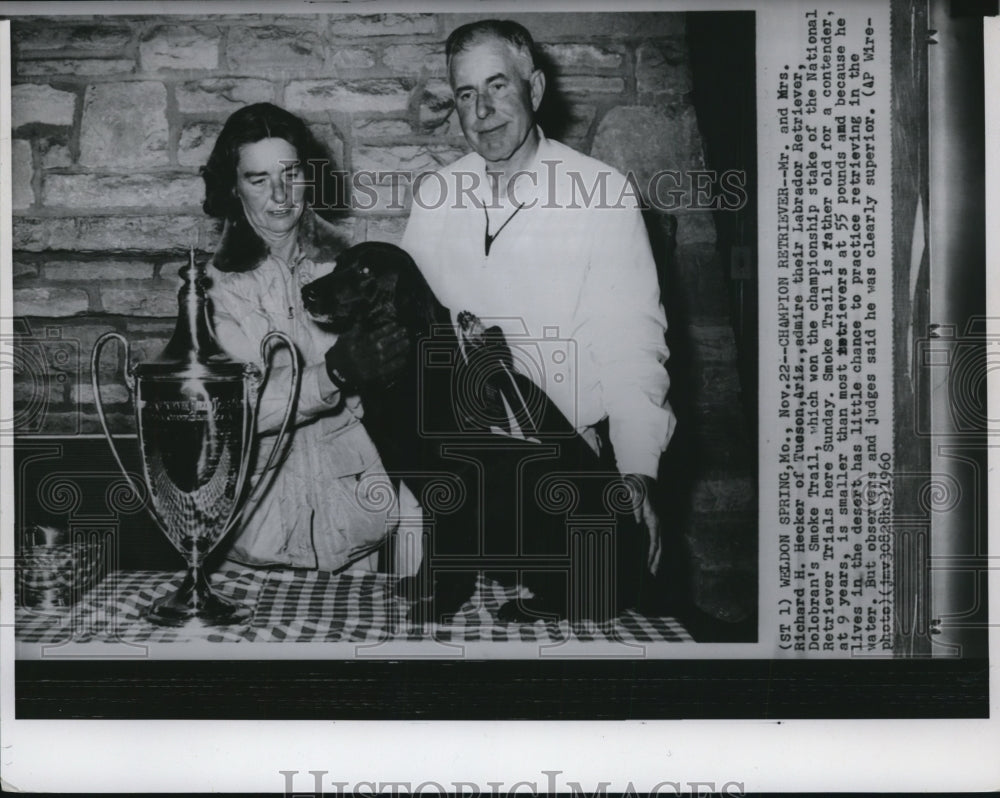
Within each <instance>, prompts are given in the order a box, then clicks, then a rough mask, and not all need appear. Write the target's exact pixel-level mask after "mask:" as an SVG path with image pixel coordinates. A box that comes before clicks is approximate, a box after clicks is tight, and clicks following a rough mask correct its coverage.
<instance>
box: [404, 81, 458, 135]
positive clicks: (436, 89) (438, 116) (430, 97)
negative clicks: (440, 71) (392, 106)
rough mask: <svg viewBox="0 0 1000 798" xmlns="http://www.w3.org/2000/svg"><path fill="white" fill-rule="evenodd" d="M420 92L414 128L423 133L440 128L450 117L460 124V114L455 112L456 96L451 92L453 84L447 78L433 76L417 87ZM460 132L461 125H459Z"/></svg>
mask: <svg viewBox="0 0 1000 798" xmlns="http://www.w3.org/2000/svg"><path fill="white" fill-rule="evenodd" d="M417 91H419V92H420V102H419V103H418V104H417V106H416V108H417V111H416V119H415V120H414V125H413V127H414V129H416V130H418V131H420V132H422V133H430V132H432V131H436V130H438V128H440V127H441V126H442V125H444V124H445V122H447V121H448V119H449V117H450V118H451V119H452V120H453V121H454V122H455V124H456V126H458V114H453V113H452V111H454V109H455V98H454V96H453V95H452V93H451V85H450V84H449V83H448V81H447V80H443V79H440V78H433V79H431V80H428V81H427V82H426V83H424V84H423V86H422V87H419V86H418V88H417ZM459 132H461V127H460V126H459Z"/></svg>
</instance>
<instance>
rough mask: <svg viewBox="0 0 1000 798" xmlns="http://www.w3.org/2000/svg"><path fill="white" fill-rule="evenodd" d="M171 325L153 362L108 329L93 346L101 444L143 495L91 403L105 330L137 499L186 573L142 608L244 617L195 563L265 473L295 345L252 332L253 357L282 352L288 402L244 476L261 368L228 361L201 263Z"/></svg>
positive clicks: (252, 499) (281, 440) (172, 621)
mask: <svg viewBox="0 0 1000 798" xmlns="http://www.w3.org/2000/svg"><path fill="white" fill-rule="evenodd" d="M180 274H181V277H182V278H183V279H184V284H183V285H182V286H181V289H180V291H179V293H178V306H179V308H178V316H177V327H176V328H175V330H174V334H173V337H172V338H171V340H170V342H169V343H168V344H167V346H166V348H165V349H164V350H163V353H162V354H161V355H160V356H159V357H158V358H156V359H155V360H153V361H149V362H146V363H140V364H135V365H132V364H131V360H130V357H129V344H128V341H127V340H126V339H125V338H124V336H122V335H120V334H119V333H116V332H109V333H105V334H104V335H102V336H101V337H100V338H99V339H98V340H97V342H96V343H95V345H94V352H93V357H92V360H91V374H92V380H93V387H94V398H95V402H96V404H97V414H98V417H99V418H100V421H101V426H102V427H103V429H104V434H105V436H106V437H107V439H108V443H109V444H110V445H111V451H112V453H113V455H114V457H115V461H116V462H117V463H118V467H119V468H121V470H122V473H123V474H124V475H125V479H126V480H127V481H128V484H129V486H130V487H131V488H132V490H133V491H135V492H136V494H137V495H139V496H142V495H143V494H142V493H141V492H140V491H139V490H138V489H137V486H136V485H135V484H134V483H133V481H132V476H131V475H130V474H129V472H128V471H127V470H126V469H125V466H124V465H123V463H122V459H121V457H120V455H119V452H118V448H117V446H116V444H115V441H114V439H113V438H112V436H111V432H110V430H109V429H108V424H107V420H106V418H105V414H104V408H103V405H102V403H101V393H100V385H99V379H98V375H99V362H100V356H101V350H102V349H103V348H104V345H105V344H106V343H107V342H108V341H109V340H111V339H116V340H118V341H120V342H121V344H122V345H123V347H124V350H125V361H124V362H125V365H124V370H125V384H126V386H127V387H128V390H129V394H130V396H131V397H132V401H133V403H134V406H135V421H136V431H137V433H138V443H139V453H140V455H141V460H142V476H143V480H144V483H145V487H146V493H147V495H148V496H149V501H148V502H147V508H148V510H149V512H150V515H152V517H153V519H154V520H155V521H156V523H157V525H158V526H159V527H160V528H161V529H162V530H163V533H164V534H165V535H166V536H167V539H168V540H169V541H170V542H171V543H172V544H173V545H174V547H175V548H176V549H177V550H178V551H179V552H180V553H181V555H183V557H184V558H185V560H186V561H187V565H188V572H187V575H186V577H185V578H184V581H183V583H182V584H181V586H180V588H178V590H177V591H176V592H175V593H173V594H172V595H169V596H166V597H164V598H161V599H159V600H157V601H156V602H155V603H154V604H153V606H152V607H151V609H150V610H149V613H148V618H149V620H151V621H152V622H154V623H157V624H162V625H167V626H183V625H186V624H188V623H196V624H199V625H208V626H221V625H228V624H235V623H243V622H246V621H247V620H249V617H250V610H249V609H247V608H245V607H242V606H239V605H237V604H234V603H232V602H231V601H229V600H228V599H225V598H223V597H221V596H219V595H217V594H216V593H215V592H214V591H213V590H212V588H211V586H210V584H209V580H208V576H207V574H206V573H205V570H204V568H203V563H204V560H205V558H206V557H207V556H208V554H209V553H210V552H211V551H212V550H213V549H214V548H215V547H216V545H217V544H218V543H219V541H220V540H222V538H224V537H225V536H226V535H227V534H228V533H229V532H230V531H231V530H233V529H234V528H235V527H237V526H238V525H239V523H240V520H241V519H242V518H244V517H245V516H246V514H247V513H248V512H249V511H250V510H252V508H253V507H254V505H255V504H256V502H257V500H258V499H259V498H260V496H261V495H262V494H263V492H264V490H265V489H266V487H267V482H268V480H266V479H265V476H264V475H265V474H270V475H272V476H273V474H274V473H275V471H276V470H275V469H272V468H271V466H272V465H273V463H274V461H275V459H276V457H277V456H278V454H279V452H280V451H281V449H282V448H283V447H284V444H285V443H286V442H287V433H288V425H289V422H290V421H291V419H292V415H293V410H294V406H295V400H296V397H297V395H298V389H299V382H300V379H301V375H300V373H299V363H298V353H297V351H296V349H295V345H294V344H293V343H292V341H291V339H290V338H289V337H288V336H287V335H285V334H284V333H281V332H277V331H274V332H271V333H268V334H267V335H266V336H265V337H264V339H263V340H262V341H261V345H260V351H261V362H262V363H267V362H268V353H269V351H270V345H271V344H272V342H274V341H276V340H280V341H281V342H282V343H284V345H285V346H287V347H288V348H289V349H290V350H291V351H292V358H291V361H292V380H291V386H290V390H289V395H288V404H287V406H286V408H285V414H284V417H283V420H282V424H281V427H280V429H279V431H278V435H277V438H276V439H275V441H274V445H273V446H272V448H271V452H270V455H269V457H268V459H267V463H266V465H265V467H264V469H263V471H261V472H260V473H261V476H260V477H259V478H258V480H257V483H256V484H253V485H251V484H250V483H251V482H252V480H251V478H250V470H251V467H252V466H251V462H252V456H253V454H254V449H255V446H254V444H255V440H256V438H255V430H256V425H257V411H258V404H259V397H260V392H261V390H262V389H263V386H264V384H265V382H266V380H267V372H265V373H264V374H262V373H261V371H260V369H259V368H258V367H257V366H256V365H254V364H252V363H242V362H240V361H237V360H233V359H232V358H231V357H229V355H228V354H226V352H225V351H224V350H223V349H222V347H221V345H220V344H219V342H218V340H217V339H216V337H215V333H214V330H213V328H212V322H211V316H210V300H209V299H208V297H207V294H206V289H207V279H208V278H207V277H206V276H205V272H204V266H203V265H202V266H195V262H194V253H193V252H192V254H191V265H190V266H188V267H185V268H183V269H181V271H180Z"/></svg>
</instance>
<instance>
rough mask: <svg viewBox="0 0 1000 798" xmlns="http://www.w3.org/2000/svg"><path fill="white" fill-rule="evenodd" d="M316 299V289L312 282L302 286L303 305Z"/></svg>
mask: <svg viewBox="0 0 1000 798" xmlns="http://www.w3.org/2000/svg"><path fill="white" fill-rule="evenodd" d="M315 299H316V289H315V288H313V284H312V283H309V284H308V285H304V286H302V302H303V304H305V305H309V304H311V303H312V302H313V301H315Z"/></svg>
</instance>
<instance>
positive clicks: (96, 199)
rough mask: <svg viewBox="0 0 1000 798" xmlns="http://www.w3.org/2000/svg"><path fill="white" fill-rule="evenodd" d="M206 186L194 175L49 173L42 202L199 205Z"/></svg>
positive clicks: (98, 206)
mask: <svg viewBox="0 0 1000 798" xmlns="http://www.w3.org/2000/svg"><path fill="white" fill-rule="evenodd" d="M204 198H205V186H204V182H203V181H202V179H201V177H198V176H195V175H176V174H174V175H169V174H155V175H151V174H130V175H94V174H84V175H69V174H55V173H50V174H47V175H45V180H44V182H43V184H42V204H43V205H45V206H46V207H50V208H52V207H65V208H92V209H101V208H116V207H117V208H138V207H150V208H158V209H162V208H184V207H199V206H200V205H201V203H202V200H204Z"/></svg>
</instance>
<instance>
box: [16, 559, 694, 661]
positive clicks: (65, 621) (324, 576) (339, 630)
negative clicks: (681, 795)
mask: <svg viewBox="0 0 1000 798" xmlns="http://www.w3.org/2000/svg"><path fill="white" fill-rule="evenodd" d="M183 576H184V574H183V573H182V572H176V573H175V572H166V571H115V572H113V573H111V574H110V575H108V576H107V577H106V578H105V579H104V580H103V581H101V582H100V583H99V584H98V585H96V586H95V587H94V588H92V589H91V590H90V591H89V592H88V593H87V594H85V595H84V596H83V597H82V598H81V599H80V601H78V602H77V603H76V604H75V605H73V606H72V607H69V608H58V609H51V610H37V609H31V608H27V607H23V606H18V607H17V610H16V614H15V637H16V640H17V642H18V644H19V648H23V647H24V646H26V645H29V644H37V645H43V646H44V645H58V644H65V643H73V644H78V643H86V644H95V643H96V644H99V643H102V642H105V643H122V642H124V643H184V642H208V643H220V644H222V643H355V644H357V643H381V642H387V641H394V642H412V643H420V642H422V641H427V640H432V641H439V642H446V643H448V642H450V643H468V642H491V643H512V642H517V643H538V644H548V643H561V642H565V641H570V640H572V641H573V642H579V643H584V644H586V643H595V644H596V643H601V642H615V643H621V642H622V641H625V642H627V643H643V644H645V643H670V642H691V640H692V638H691V636H690V635H689V634H688V633H687V631H686V630H685V629H684V627H683V626H682V625H681V624H680V623H679V622H678V621H677V620H676V619H674V618H668V617H662V618H652V617H646V616H642V615H639V614H638V613H635V612H632V611H625V612H623V613H622V614H621V615H620V616H619V617H618V618H617V619H615V621H614V622H613V624H612V626H611V627H610V628H608V629H606V630H604V631H602V630H600V629H598V628H596V627H594V626H593V625H590V628H585V629H576V630H573V629H571V628H570V625H569V623H568V622H567V621H565V620H564V621H561V622H558V623H556V622H554V621H548V622H545V621H542V620H539V621H537V622H536V623H534V624H530V625H529V624H509V625H503V624H499V623H498V622H497V621H496V618H495V613H496V610H497V609H498V608H499V607H500V605H501V604H503V603H504V602H505V601H507V600H509V599H510V598H513V597H514V596H516V595H517V592H516V591H517V588H504V587H502V586H501V585H499V584H498V583H496V582H494V581H493V580H490V579H484V578H480V580H479V585H478V589H477V591H476V595H475V596H473V598H472V600H471V601H470V602H468V603H466V605H465V606H464V607H463V609H462V611H461V612H460V613H459V614H457V615H456V616H455V619H454V621H453V622H452V623H450V624H420V623H415V622H413V621H411V620H409V619H408V617H407V615H408V612H409V610H410V607H411V605H412V602H409V601H407V600H406V599H403V598H400V597H398V596H396V595H395V594H394V592H393V591H392V589H391V588H392V582H393V580H392V579H391V578H390V577H389V576H388V575H386V574H384V573H364V572H345V573H340V574H330V573H326V572H318V571H296V570H287V569H256V568H249V567H241V566H234V565H228V564H227V565H226V566H225V567H223V568H221V569H220V570H219V571H217V572H216V573H215V574H213V575H212V586H213V588H214V589H215V590H216V591H217V592H218V593H219V594H220V595H222V596H225V597H227V598H230V599H233V600H235V601H238V602H240V603H243V604H246V605H247V606H249V607H251V608H252V611H253V613H252V616H251V618H250V620H249V621H248V622H247V623H245V624H243V625H238V626H232V627H228V628H202V629H192V628H190V627H185V628H181V629H175V628H170V627H161V626H155V625H153V624H151V623H149V622H148V621H147V620H145V618H144V612H145V611H146V610H147V609H148V608H149V607H150V605H151V604H152V602H153V601H155V600H156V599H157V598H159V597H161V596H164V595H167V594H168V593H170V592H172V591H173V590H176V588H177V587H178V586H179V585H180V582H181V580H182V578H183Z"/></svg>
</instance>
